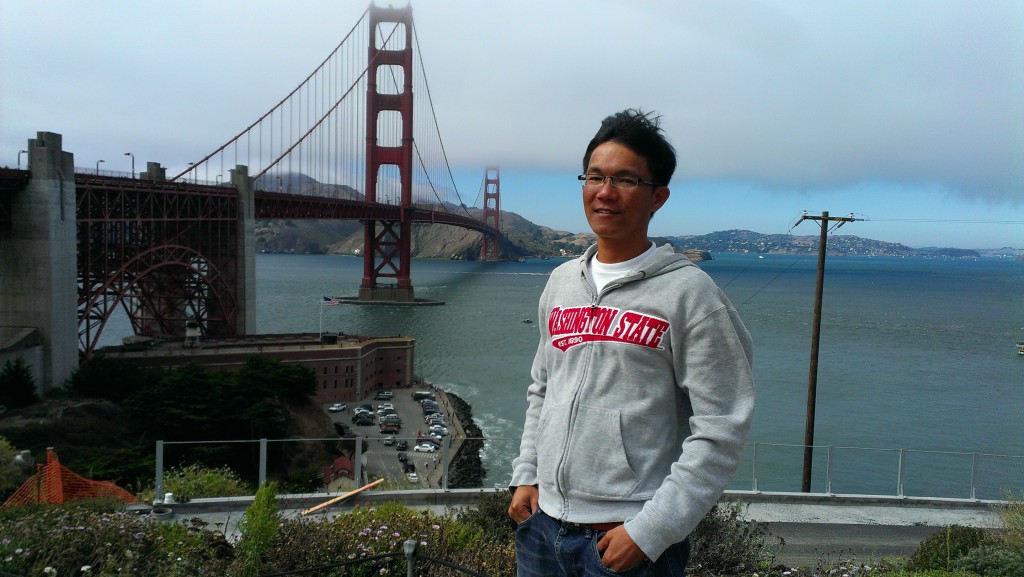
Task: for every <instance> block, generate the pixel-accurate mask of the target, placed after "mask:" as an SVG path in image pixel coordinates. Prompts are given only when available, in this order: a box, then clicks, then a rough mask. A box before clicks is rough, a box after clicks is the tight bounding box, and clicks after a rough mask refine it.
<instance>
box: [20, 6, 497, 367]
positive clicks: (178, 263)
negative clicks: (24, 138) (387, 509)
mask: <svg viewBox="0 0 1024 577" xmlns="http://www.w3.org/2000/svg"><path fill="white" fill-rule="evenodd" d="M416 45H417V40H416V34H415V29H414V26H413V20H412V12H411V8H409V7H406V8H398V9H392V8H379V7H375V6H370V7H369V8H368V9H367V11H366V12H365V13H364V14H363V16H362V17H361V18H360V20H359V22H357V23H356V24H355V26H353V27H352V29H351V30H350V31H349V32H348V34H347V35H346V36H345V37H344V39H343V40H342V41H341V42H340V43H339V44H338V46H337V47H336V48H335V49H334V50H333V51H332V52H331V53H330V55H328V56H327V57H326V58H325V59H324V60H323V61H322V62H321V63H320V64H319V66H317V67H316V69H315V70H314V71H313V72H312V73H311V74H309V76H307V77H306V78H305V79H304V80H303V81H302V82H301V83H300V84H299V85H298V86H297V87H295V88H294V89H293V90H292V91H291V92H289V93H288V94H287V95H286V96H285V97H284V98H283V99H281V100H280V101H279V102H278V103H277V104H276V105H275V106H273V107H272V108H271V109H270V110H269V111H268V112H266V113H265V114H263V115H262V116H260V118H258V119H257V120H256V121H255V122H253V123H252V124H251V125H249V126H248V127H246V128H245V129H244V130H242V131H241V132H239V133H238V134H237V135H235V136H234V137H232V138H230V139H229V140H228V141H227V142H226V143H224V144H223V145H221V146H218V147H216V148H215V149H214V150H213V151H212V152H210V153H209V154H206V155H205V156H202V157H201V158H198V159H197V160H196V161H194V162H190V163H189V164H188V168H187V169H185V170H183V171H181V172H179V173H178V174H173V175H170V176H168V175H167V169H166V168H164V167H163V166H161V165H160V163H158V162H148V163H147V164H146V168H145V170H142V171H140V172H139V173H138V175H136V173H135V167H134V162H135V159H134V156H133V157H132V164H133V168H132V170H133V172H132V176H131V178H126V177H123V176H120V175H112V174H103V173H101V172H100V170H99V163H97V166H96V170H94V171H93V170H84V169H76V168H75V167H74V166H73V157H72V155H71V153H69V152H65V151H63V150H62V138H61V136H60V135H59V134H54V133H47V132H40V133H38V134H37V137H36V138H34V139H30V140H29V144H28V150H27V152H28V159H29V161H28V170H21V169H20V162H19V169H18V170H14V169H0V285H2V289H3V290H0V327H16V326H25V327H30V326H35V327H40V329H41V332H42V334H43V340H44V341H46V343H47V345H48V346H47V347H46V348H47V349H49V350H50V351H51V352H48V353H46V355H47V356H50V357H54V356H62V357H63V358H64V361H60V360H55V359H52V358H51V359H48V360H47V361H46V364H47V367H46V369H45V370H44V373H45V374H46V375H47V377H60V376H61V375H64V376H66V375H67V374H68V373H69V372H70V369H68V368H67V365H70V364H72V360H71V356H72V354H73V355H74V359H73V364H74V366H77V356H78V354H79V353H81V354H83V355H85V356H88V355H91V354H92V353H93V352H94V351H95V350H96V347H97V343H98V342H99V340H100V335H101V333H102V331H103V328H104V326H105V325H106V323H107V321H108V320H109V319H110V318H111V315H112V314H114V312H115V311H116V310H117V308H118V307H121V308H122V309H123V310H124V311H125V312H126V313H127V316H128V319H129V320H130V322H131V325H132V328H133V332H134V333H135V334H136V335H148V336H162V337H165V336H171V337H177V336H183V335H184V330H185V323H186V321H198V323H199V325H200V327H201V330H202V332H203V333H204V334H206V335H209V336H214V337H217V336H231V335H242V334H245V333H246V332H247V331H249V332H252V331H253V329H254V327H255V296H254V295H255V290H254V283H255V262H254V260H255V259H254V253H255V234H254V232H255V221H256V220H257V219H349V220H359V221H362V222H363V225H364V245H365V246H364V250H363V278H362V282H361V285H360V288H359V295H358V300H360V301H364V302H376V303H391V304H396V303H397V304H408V303H415V302H416V301H417V299H416V298H415V295H414V291H413V285H412V279H411V267H410V261H411V246H410V240H411V237H412V225H413V223H435V224H445V225H452V226H458V227H463V228H468V229H471V230H475V231H479V232H481V233H482V236H483V239H482V243H481V258H482V259H487V260H497V259H500V258H502V257H503V256H504V254H505V253H504V246H505V244H504V243H505V241H504V238H503V236H502V234H501V230H500V229H501V218H500V174H499V171H498V169H497V168H496V167H486V168H485V170H484V180H483V185H482V188H481V194H482V196H483V200H484V202H483V208H482V209H473V210H471V209H470V208H468V207H467V206H466V204H465V202H463V200H462V198H461V197H460V195H459V192H458V190H457V188H456V186H455V183H454V178H453V176H452V172H451V167H450V165H449V163H448V159H447V157H446V154H445V150H444V146H443V143H442V140H441V137H440V130H439V129H438V123H437V118H436V115H435V114H434V112H433V104H432V102H431V99H430V90H429V86H428V84H427V79H426V75H425V73H424V68H423V64H422V61H421V60H420V58H419V51H418V50H416V49H415V48H416ZM19 161H20V156H19ZM474 212H475V213H476V214H474ZM72 214H73V215H74V218H69V216H70V215H72ZM41 238H45V239H46V240H45V242H44V243H42V244H41V243H40V242H39V240H40V239H41ZM72 275H73V276H72ZM70 278H74V279H75V282H74V283H72V282H70ZM68 318H73V319H76V321H77V343H74V340H75V339H74V338H72V339H70V340H71V341H72V343H71V345H70V346H71V347H72V348H73V349H74V351H73V353H68V351H66V350H64V351H63V352H59V353H58V352H55V351H57V349H58V348H60V347H61V346H62V345H61V344H60V343H61V342H64V348H65V349H66V348H68V346H67V345H68V343H67V342H65V341H67V339H65V338H63V337H61V334H63V333H66V332H67V331H68V327H69V321H68ZM51 382H59V380H57V381H51Z"/></svg>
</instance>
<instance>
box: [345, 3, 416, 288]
mask: <svg viewBox="0 0 1024 577" xmlns="http://www.w3.org/2000/svg"><path fill="white" fill-rule="evenodd" d="M384 23H393V24H394V26H381V25H382V24H384ZM392 30H393V32H390V31H392ZM379 32H381V33H382V34H385V36H384V37H383V38H378V33H379ZM403 40H404V43H403ZM412 68H413V66H412V8H410V7H408V6H407V7H405V8H379V7H376V6H371V7H370V50H369V63H368V65H367V71H366V74H367V79H368V84H367V89H366V189H365V191H364V193H365V194H366V200H368V201H370V202H377V201H378V200H377V199H378V185H380V184H384V185H385V186H386V185H387V184H389V183H387V182H385V183H381V182H380V181H381V168H382V167H385V166H395V167H397V170H398V180H399V181H400V186H401V189H400V191H401V193H400V198H401V203H400V206H401V209H402V210H401V212H400V213H399V214H400V216H399V220H397V221H395V220H375V219H370V220H366V221H365V227H366V228H365V231H364V244H363V247H364V251H365V252H364V254H363V282H362V284H361V285H360V287H359V300H361V301H378V302H414V301H415V298H414V295H413V290H412V279H411V278H410V275H409V271H410V262H411V260H412V256H411V253H412V251H411V245H410V241H411V239H412V218H411V214H410V213H411V210H412V96H413V95H412ZM399 75H400V76H401V78H402V80H403V86H402V91H401V92H399V93H397V94H392V93H386V92H380V91H378V89H377V80H378V78H381V79H384V78H391V77H398V76H399ZM396 116H397V117H398V120H400V128H399V124H398V123H397V122H396V118H395V117H396ZM382 128H383V129H384V130H385V134H383V137H384V138H385V140H387V141H393V142H400V144H398V145H397V146H396V145H394V144H393V143H392V145H390V146H388V145H382V144H380V142H379V139H378V136H379V135H378V132H379V131H380V130H381V129H382ZM398 130H400V132H401V134H400V135H399V134H396V132H397V131H398ZM389 172H390V171H389ZM396 260H397V262H396ZM381 278H392V279H395V281H396V282H395V284H390V285H384V286H382V285H381V284H379V281H380V279H381Z"/></svg>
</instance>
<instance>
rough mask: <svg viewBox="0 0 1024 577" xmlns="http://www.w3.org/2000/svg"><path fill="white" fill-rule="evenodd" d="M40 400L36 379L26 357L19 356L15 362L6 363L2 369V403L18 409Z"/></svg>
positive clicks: (0, 373)
mask: <svg viewBox="0 0 1024 577" xmlns="http://www.w3.org/2000/svg"><path fill="white" fill-rule="evenodd" d="M38 400H39V396H38V395H37V394H36V379H35V377H33V376H32V370H31V369H30V368H29V366H28V364H27V363H26V362H25V361H24V359H22V358H21V357H18V358H17V359H15V360H14V361H13V362H11V361H7V362H6V363H4V368H3V370H2V371H0V405H7V406H8V407H9V408H12V409H16V408H18V407H25V406H28V405H31V404H32V403H34V402H36V401H38Z"/></svg>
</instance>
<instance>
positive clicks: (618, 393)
mask: <svg viewBox="0 0 1024 577" xmlns="http://www.w3.org/2000/svg"><path fill="white" fill-rule="evenodd" d="M658 120H659V119H658V117H655V116H653V115H651V114H647V113H643V112H640V111H637V110H626V111H623V112H620V113H617V114H614V115H612V116H609V117H608V118H606V119H605V120H604V121H603V122H602V124H601V128H600V130H598V132H597V134H596V135H595V136H594V138H593V139H592V140H591V141H590V145H589V146H588V147H587V151H586V154H585V155H584V157H583V172H584V174H582V175H580V177H579V179H580V180H581V181H582V182H583V209H584V211H585V213H586V215H587V220H588V222H589V224H590V227H591V229H593V231H594V233H595V234H596V235H597V244H596V245H594V246H591V247H590V248H589V249H587V251H586V253H585V254H584V255H583V256H582V257H580V258H579V259H575V260H572V261H569V262H567V263H565V264H563V265H561V266H559V267H558V268H556V269H555V270H554V271H553V272H552V273H551V277H550V279H549V280H548V283H547V286H546V287H545V289H544V293H543V294H542V295H541V299H540V305H539V315H538V316H539V319H540V320H541V338H540V344H539V346H538V348H537V354H536V357H535V359H534V363H533V368H532V371H531V376H532V378H533V384H532V385H531V386H530V387H529V389H528V391H527V401H528V408H527V411H526V424H525V427H524V430H523V437H522V442H521V447H520V454H519V457H517V458H516V459H515V460H514V461H513V473H512V483H511V485H512V487H513V488H514V490H515V492H514V493H513V496H512V504H511V506H510V507H509V516H511V517H512V518H513V519H514V520H515V521H516V522H517V523H518V524H519V527H518V528H517V530H516V559H517V565H518V575H519V576H520V577H540V576H550V575H595V574H602V573H603V570H602V567H603V569H611V570H614V571H623V570H627V569H629V570H632V569H635V570H636V572H635V573H633V572H631V573H630V574H631V575H684V574H685V568H686V562H687V559H688V558H689V552H690V544H689V540H688V538H687V536H688V535H689V533H690V531H692V530H693V528H694V527H695V526H696V525H697V522H698V521H700V519H701V518H702V517H703V516H704V515H705V514H706V513H707V512H708V510H709V509H710V508H711V507H712V506H713V505H714V504H715V502H716V501H717V500H718V498H719V497H720V496H721V494H722V491H723V490H724V489H725V486H726V485H727V484H728V482H729V480H730V479H731V478H732V475H733V473H735V471H736V467H737V464H738V461H739V458H740V455H741V453H742V451H743V444H744V441H745V439H746V435H747V431H748V429H749V427H750V420H751V416H752V413H753V409H754V383H753V377H752V374H751V363H752V359H753V353H752V345H751V340H750V335H749V333H748V332H747V330H746V328H745V327H744V326H743V323H742V322H741V321H740V319H739V317H738V316H737V314H736V310H735V308H734V307H733V306H732V304H731V303H730V302H729V300H728V299H727V298H726V296H725V294H724V293H723V292H722V291H721V290H720V289H719V288H718V287H717V286H715V284H714V282H713V281H712V280H711V279H710V278H709V277H708V276H707V275H706V274H705V273H704V272H703V271H701V270H700V269H699V268H698V267H696V266H694V265H693V264H692V263H691V262H690V261H689V260H688V259H687V258H685V257H684V256H681V255H678V254H676V253H675V252H674V251H673V249H672V247H671V246H667V245H666V246H662V247H660V248H658V247H656V246H655V245H654V243H652V242H651V241H650V240H649V239H648V237H647V229H648V225H649V223H650V220H651V218H652V217H653V216H654V213H655V212H657V211H658V209H660V208H661V207H662V205H664V204H665V201H666V200H668V197H669V188H668V183H669V180H670V179H671V178H672V173H673V172H674V171H675V165H676V159H675V150H674V149H673V148H672V145H671V144H669V143H668V141H667V140H666V139H665V138H664V136H663V135H662V133H661V128H660V126H659V123H658ZM598 565H600V566H602V567H599V566H598Z"/></svg>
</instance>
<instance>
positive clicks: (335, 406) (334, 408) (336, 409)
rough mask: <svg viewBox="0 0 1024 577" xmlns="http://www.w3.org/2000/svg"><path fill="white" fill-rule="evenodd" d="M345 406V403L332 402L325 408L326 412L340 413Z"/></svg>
mask: <svg viewBox="0 0 1024 577" xmlns="http://www.w3.org/2000/svg"><path fill="white" fill-rule="evenodd" d="M347 408H348V406H347V405H346V404H345V403H334V404H333V405H331V406H330V407H329V408H328V409H327V412H328V413H340V412H342V411H344V410H345V409H347Z"/></svg>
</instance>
